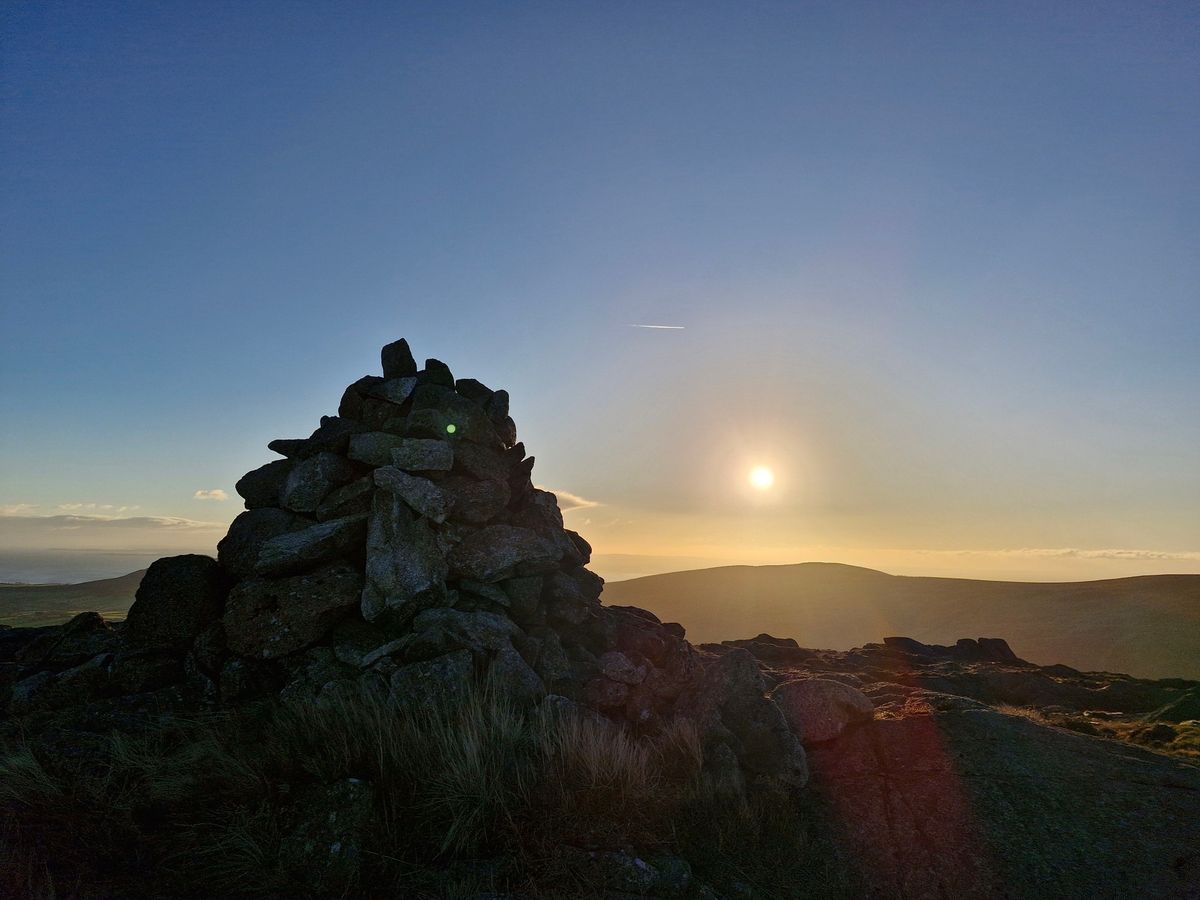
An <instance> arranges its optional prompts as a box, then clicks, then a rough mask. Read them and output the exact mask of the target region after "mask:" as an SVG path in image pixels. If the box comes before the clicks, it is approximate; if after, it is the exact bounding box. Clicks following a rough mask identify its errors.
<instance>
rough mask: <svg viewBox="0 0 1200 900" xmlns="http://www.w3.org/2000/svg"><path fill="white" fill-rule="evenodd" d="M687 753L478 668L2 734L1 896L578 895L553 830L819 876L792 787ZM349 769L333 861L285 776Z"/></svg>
mask: <svg viewBox="0 0 1200 900" xmlns="http://www.w3.org/2000/svg"><path fill="white" fill-rule="evenodd" d="M703 761H704V751H703V747H702V745H701V741H700V738H699V735H698V734H697V733H696V730H695V728H694V727H693V726H692V725H691V724H690V723H687V722H678V723H674V724H671V725H669V726H667V727H665V728H664V729H662V730H661V731H660V733H658V734H656V735H654V736H650V737H647V736H641V737H637V736H634V735H632V734H631V733H629V732H627V731H625V730H622V729H620V728H618V727H616V726H614V725H611V724H610V723H607V722H605V721H603V720H597V719H593V718H589V717H586V716H582V715H575V714H565V715H564V714H562V713H560V712H556V711H553V710H550V709H546V708H542V709H538V710H533V711H528V710H520V709H517V708H516V707H514V706H513V705H512V704H511V703H509V702H507V701H506V700H505V699H504V698H503V697H500V696H497V695H495V694H493V693H490V692H488V691H486V690H481V691H479V692H477V693H475V694H473V695H471V696H470V697H468V698H467V699H466V700H465V701H464V702H462V703H460V704H458V705H455V706H453V707H449V708H439V709H428V708H418V709H413V708H407V707H403V706H398V705H396V704H395V703H394V702H393V701H391V700H390V699H389V698H387V697H386V696H383V695H380V694H371V693H364V694H362V695H355V696H346V697H341V698H339V699H337V700H334V701H330V702H324V703H305V704H294V705H281V704H264V705H260V706H257V707H250V708H247V709H246V710H243V711H241V712H239V713H238V714H236V715H222V716H214V717H211V718H207V719H203V720H198V721H186V722H184V721H181V722H175V723H172V724H170V725H167V726H164V727H161V728H159V729H157V730H155V731H152V732H149V733H145V734H138V735H122V734H113V735H111V736H109V737H108V738H107V739H106V740H104V741H102V742H100V743H99V744H98V745H97V747H96V748H95V752H94V753H90V754H86V755H85V758H84V759H83V760H80V761H75V762H72V763H71V764H66V763H64V762H63V759H62V757H61V756H59V755H56V754H50V753H47V752H46V751H45V750H44V749H43V748H42V747H41V746H40V745H39V744H38V743H36V742H26V741H17V742H15V743H14V744H12V745H10V746H8V747H5V748H3V752H2V753H0V870H2V871H3V874H0V896H10V895H11V896H30V897H68V896H78V895H80V894H92V895H94V894H97V893H103V892H104V891H105V890H109V891H111V892H113V893H119V894H120V895H121V896H130V897H136V896H163V895H169V896H195V895H200V896H223V897H278V896H293V897H307V896H397V895H403V896H412V897H447V896H449V897H453V896H463V897H466V896H471V895H472V894H474V893H478V892H483V891H489V890H523V891H525V892H527V893H529V894H530V895H531V896H535V897H536V896H586V895H588V890H589V889H590V888H589V885H587V884H586V883H584V882H581V881H580V880H579V876H578V874H577V873H576V872H575V871H574V866H575V862H577V858H576V859H575V861H574V862H573V861H572V857H571V855H570V854H569V853H564V848H578V849H579V850H585V851H586V850H606V849H607V850H614V849H622V850H627V851H630V852H634V853H638V854H641V855H643V856H650V855H653V854H655V853H665V854H673V855H681V854H682V855H684V856H685V857H686V858H688V859H689V860H690V861H691V862H692V864H693V866H694V867H695V868H696V869H697V871H698V873H699V874H701V875H702V876H703V877H704V878H706V879H707V880H710V881H712V882H713V883H714V884H720V883H721V882H723V881H729V880H737V881H742V882H744V883H746V884H751V885H758V886H759V889H760V890H763V891H765V892H766V893H768V894H769V895H771V896H802V895H803V894H804V892H803V890H801V889H800V888H801V886H802V885H803V884H805V883H808V882H812V883H813V884H817V883H820V884H824V885H825V886H826V887H829V885H831V884H833V882H834V881H836V878H834V876H833V875H832V874H830V873H828V872H827V873H824V874H822V873H820V872H818V871H817V868H819V867H816V868H814V862H813V859H814V858H815V852H816V848H815V845H814V844H813V842H812V841H811V840H810V839H809V837H808V836H807V835H808V832H807V826H806V825H805V823H804V821H803V817H802V816H801V815H800V814H799V812H798V811H797V809H796V808H795V807H794V806H793V805H792V804H790V803H784V804H782V805H781V804H779V803H776V804H774V805H771V806H769V807H768V806H763V805H762V804H756V803H754V802H752V801H751V800H750V798H747V797H745V796H744V795H741V794H740V793H738V792H736V790H735V789H732V788H730V786H728V785H718V784H714V783H712V782H711V781H710V780H709V779H707V778H705V777H704V776H703V774H702V767H703ZM349 778H356V779H361V780H363V781H365V782H367V783H369V784H370V785H371V788H372V791H373V794H372V796H373V804H374V805H373V809H372V810H371V815H370V817H369V820H368V823H367V825H366V827H365V829H364V830H363V833H362V835H361V841H360V844H361V846H360V847H359V848H358V849H359V851H360V853H359V855H358V857H357V863H356V865H355V866H354V867H353V870H352V871H350V872H347V871H345V870H339V871H337V872H336V873H334V874H332V875H331V874H330V873H329V871H327V870H326V869H323V868H322V867H321V865H320V860H310V859H307V858H297V857H296V856H295V853H294V852H293V851H290V850H288V845H287V841H286V835H287V833H288V830H289V828H291V827H292V826H294V823H295V820H296V818H297V816H299V815H301V814H302V813H303V808H302V804H301V803H300V801H298V800H296V799H295V798H297V797H299V796H304V795H305V794H304V792H305V791H307V790H311V789H319V786H321V785H332V784H335V783H338V782H341V781H344V780H345V779H349ZM731 790H732V791H733V793H732V794H731ZM479 861H485V862H487V864H486V865H483V864H479ZM489 861H490V862H489ZM139 873H142V874H144V873H153V880H152V881H149V882H147V881H144V880H139V878H138V877H137V876H138V874H139ZM827 876H828V877H827ZM814 878H816V880H815V881H814V880H813V879H814ZM806 879H807V881H806ZM830 879H833V880H832V881H831V880H830ZM139 891H143V893H141V894H139ZM820 893H824V894H826V895H836V893H837V892H836V891H833V890H822V891H820Z"/></svg>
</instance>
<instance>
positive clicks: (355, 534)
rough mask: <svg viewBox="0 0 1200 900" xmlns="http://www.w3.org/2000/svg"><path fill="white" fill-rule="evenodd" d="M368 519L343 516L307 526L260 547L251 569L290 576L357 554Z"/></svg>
mask: <svg viewBox="0 0 1200 900" xmlns="http://www.w3.org/2000/svg"><path fill="white" fill-rule="evenodd" d="M366 530H367V517H366V516H365V515H359V516H346V517H345V518H343V519H331V520H330V521H328V522H320V523H318V524H316V525H309V526H308V527H307V528H303V529H301V530H300V531H292V532H288V533H287V534H281V535H279V536H278V537H274V538H271V539H270V540H268V541H266V542H264V543H263V545H262V547H261V548H260V549H259V551H258V559H257V561H256V562H255V565H254V574H256V575H268V576H271V575H291V574H294V573H297V572H303V571H305V570H306V569H312V568H315V567H316V566H319V565H321V564H322V563H326V562H331V561H333V560H335V559H339V558H341V557H346V556H351V555H354V554H355V553H356V552H360V551H361V548H362V545H363V540H364V538H365V537H366Z"/></svg>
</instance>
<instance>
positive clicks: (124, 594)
mask: <svg viewBox="0 0 1200 900" xmlns="http://www.w3.org/2000/svg"><path fill="white" fill-rule="evenodd" d="M145 574H146V571H145V570H144V569H142V570H140V571H138V572H130V573H129V574H128V575H122V576H120V577H119V578H105V579H102V580H100V581H85V582H82V583H80V584H0V625H12V626H26V625H55V624H58V623H59V622H65V621H66V620H67V619H69V618H71V616H73V615H75V613H78V612H83V611H84V610H89V609H92V610H96V611H97V612H99V613H101V614H102V615H103V616H104V617H105V618H106V619H123V618H125V613H126V611H127V610H128V609H129V607H130V605H131V604H132V603H133V595H134V593H135V592H136V591H137V588H138V585H139V584H141V583H142V576H143V575H145Z"/></svg>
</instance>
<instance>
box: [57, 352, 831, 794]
mask: <svg viewBox="0 0 1200 900" xmlns="http://www.w3.org/2000/svg"><path fill="white" fill-rule="evenodd" d="M382 364H383V375H382V376H374V375H368V376H366V377H364V378H361V379H359V380H358V381H356V382H355V383H354V384H352V385H350V386H349V387H348V388H347V389H346V391H345V393H344V395H343V396H342V400H341V403H340V405H339V408H338V414H337V415H336V416H326V417H323V418H322V419H321V422H320V426H319V427H318V428H317V429H316V430H315V431H314V432H313V433H312V434H311V435H310V436H309V437H307V438H303V439H297V440H276V441H272V442H271V443H270V444H269V447H270V449H271V450H273V451H275V452H277V453H279V454H280V455H281V456H282V457H283V458H281V459H277V460H275V461H273V462H268V463H267V464H265V465H263V466H262V467H260V468H258V469H255V470H254V471H252V472H249V473H247V474H246V475H245V476H244V477H243V478H242V479H241V480H240V481H238V483H237V492H238V493H239V494H240V495H241V496H242V497H243V498H244V500H245V505H246V511H245V512H243V513H242V514H241V515H239V516H238V517H237V519H236V520H235V521H234V522H233V523H232V525H231V526H230V528H229V532H228V534H227V535H226V536H225V538H224V539H223V540H222V541H221V542H220V544H219V545H218V555H217V559H216V560H213V559H210V558H208V557H202V556H194V555H189V556H181V557H170V558H166V559H160V560H158V561H157V562H155V563H154V564H153V565H151V567H150V569H149V570H148V572H147V574H146V576H145V579H144V580H143V582H142V585H141V587H140V589H139V590H138V594H137V599H136V601H135V603H134V605H133V607H132V608H131V609H130V612H129V618H128V620H127V622H126V624H125V626H124V627H123V629H122V630H121V635H120V636H121V641H120V647H119V649H117V650H115V651H114V652H113V653H112V654H111V659H110V661H109V663H108V665H109V667H110V668H111V674H110V678H109V684H108V686H107V688H106V689H107V690H123V691H126V692H129V691H135V690H148V689H153V688H157V687H161V686H162V685H164V684H170V683H173V681H177V682H180V683H183V684H185V685H188V686H190V687H191V688H193V689H194V690H196V691H198V692H199V693H200V694H202V695H203V696H204V697H206V698H207V699H208V700H210V701H211V702H216V703H223V704H230V703H238V702H241V701H242V700H245V699H248V698H251V697H254V696H259V695H263V694H267V693H271V692H280V693H281V694H282V695H283V697H284V698H285V699H291V698H310V699H317V700H320V699H321V698H326V697H330V696H336V695H338V694H339V693H340V692H348V691H360V690H362V689H363V688H364V687H367V688H372V689H376V690H380V691H385V692H387V694H388V696H390V697H392V698H394V701H395V702H396V703H417V704H421V703H432V702H435V701H438V702H445V701H447V700H448V701H449V702H453V701H454V699H455V698H457V697H460V696H462V695H463V694H464V693H465V692H466V691H467V690H468V689H469V688H470V687H471V685H472V684H474V683H483V682H487V683H490V684H491V685H492V686H493V688H495V689H497V690H500V691H503V692H505V693H506V694H508V695H509V696H511V697H513V698H514V699H516V700H518V701H519V702H522V703H528V704H534V703H541V702H549V703H554V704H557V705H562V706H569V705H575V704H577V705H581V706H583V707H586V708H587V709H588V710H591V711H595V712H598V713H600V714H602V715H604V716H606V717H608V718H610V719H612V720H614V721H617V722H620V723H625V724H627V725H628V726H630V727H633V728H637V729H644V730H651V729H654V728H657V727H659V726H660V725H661V724H662V723H664V722H666V721H669V720H670V719H672V718H673V717H675V716H687V717H689V718H691V719H693V720H695V721H696V722H697V724H698V725H699V727H700V729H701V733H702V734H703V735H704V739H705V743H706V749H707V751H708V752H707V758H708V760H709V765H710V766H711V767H714V768H718V769H722V770H727V774H732V775H735V776H737V777H746V778H748V779H749V780H750V781H751V782H762V783H774V784H793V785H796V784H802V783H803V782H804V780H805V779H806V777H807V776H806V769H805V762H804V751H803V749H802V748H801V746H800V744H799V742H798V741H797V739H796V737H795V736H794V735H793V734H792V732H791V731H789V729H788V726H787V722H786V721H785V719H784V717H783V715H782V713H781V712H780V710H779V708H778V707H777V705H776V704H774V703H772V702H771V701H770V700H768V699H766V698H765V697H764V693H763V692H764V687H765V685H764V683H763V680H762V676H761V674H760V672H759V669H758V666H757V664H756V662H755V661H754V659H753V657H752V656H751V655H750V654H749V653H748V652H746V651H745V650H741V649H739V650H735V651H733V652H729V653H724V654H722V655H715V654H708V653H705V652H704V651H698V650H697V649H696V648H694V647H693V646H692V645H691V644H689V643H688V642H687V641H686V640H685V639H684V629H683V627H682V626H680V625H677V624H673V623H662V622H660V621H659V620H658V618H657V617H655V616H654V615H653V614H652V613H649V612H647V611H645V610H640V609H636V608H633V607H605V606H602V605H601V604H600V593H601V590H602V588H603V580H602V579H601V578H600V577H599V576H597V575H595V574H593V573H592V572H590V571H589V570H588V569H587V568H586V565H587V563H588V561H589V559H590V555H591V547H590V546H589V545H588V543H587V541H586V540H584V539H583V538H582V537H581V536H580V535H578V534H576V533H575V532H574V531H571V530H569V529H567V528H566V527H565V526H564V524H563V518H562V514H561V512H560V511H559V508H558V503H557V500H556V498H555V496H554V495H553V494H552V493H550V492H548V491H544V490H540V489H538V488H536V487H535V486H534V485H533V482H532V480H531V472H532V469H533V462H534V460H533V457H531V456H526V453H525V447H524V446H523V445H522V444H521V443H519V442H518V441H517V431H516V425H515V424H514V422H513V420H512V418H511V417H510V416H509V397H508V394H507V393H506V392H505V391H503V390H495V391H494V390H491V389H489V388H488V387H486V386H485V385H483V384H482V383H480V382H478V381H476V380H474V379H455V378H454V376H453V375H452V374H451V371H450V369H449V368H448V367H447V366H446V365H445V364H444V363H442V362H439V361H438V360H434V359H430V360H426V362H425V365H424V366H423V367H422V368H418V367H417V364H416V362H415V360H414V359H413V356H412V354H411V352H410V350H409V347H408V344H407V343H406V342H405V341H403V340H399V341H396V342H395V343H392V344H388V345H387V346H386V347H384V348H383V351H382ZM89 627H93V629H94V628H95V627H99V626H96V625H95V623H91V626H89ZM60 687H61V686H60Z"/></svg>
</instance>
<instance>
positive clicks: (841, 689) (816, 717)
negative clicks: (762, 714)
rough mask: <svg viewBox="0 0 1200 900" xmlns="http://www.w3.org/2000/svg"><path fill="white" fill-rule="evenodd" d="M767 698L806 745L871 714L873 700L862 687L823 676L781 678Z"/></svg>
mask: <svg viewBox="0 0 1200 900" xmlns="http://www.w3.org/2000/svg"><path fill="white" fill-rule="evenodd" d="M771 699H772V700H774V701H775V703H776V704H778V705H779V708H780V709H781V710H783V714H784V717H785V718H786V719H787V722H788V726H789V727H790V728H791V729H792V733H793V734H795V735H796V736H797V737H798V738H800V740H802V741H803V742H804V743H805V744H806V745H807V744H815V743H819V742H821V741H830V740H833V739H834V738H836V737H837V736H838V735H840V734H841V733H842V732H843V731H845V730H846V727H847V726H849V725H853V724H855V723H857V722H869V721H871V719H872V718H873V717H874V715H875V704H873V703H872V702H871V701H870V699H869V698H868V697H867V696H866V695H865V694H864V693H863V692H862V691H860V690H857V689H856V688H853V687H851V686H850V685H848V684H842V683H841V682H838V681H831V680H829V679H826V678H809V679H802V680H798V681H788V682H785V683H783V684H781V685H780V686H779V687H777V688H775V690H774V691H772V692H771Z"/></svg>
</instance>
